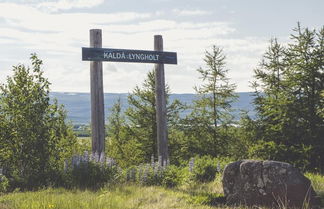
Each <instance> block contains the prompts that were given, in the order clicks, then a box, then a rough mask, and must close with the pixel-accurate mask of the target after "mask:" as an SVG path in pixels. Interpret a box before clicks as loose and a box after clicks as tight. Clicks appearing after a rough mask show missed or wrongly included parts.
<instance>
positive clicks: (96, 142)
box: [90, 29, 105, 155]
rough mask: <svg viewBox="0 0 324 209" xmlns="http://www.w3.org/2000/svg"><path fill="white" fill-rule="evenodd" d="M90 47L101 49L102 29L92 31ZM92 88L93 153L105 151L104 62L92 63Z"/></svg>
mask: <svg viewBox="0 0 324 209" xmlns="http://www.w3.org/2000/svg"><path fill="white" fill-rule="evenodd" d="M90 47H93V48H101V47H102V36H101V30H100V29H92V30H90ZM90 86H91V136H92V153H98V154H99V155H100V154H101V152H104V151H105V114H104V94H103V79H102V62H98V61H91V62H90Z"/></svg>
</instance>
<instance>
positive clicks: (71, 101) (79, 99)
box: [50, 92, 255, 124]
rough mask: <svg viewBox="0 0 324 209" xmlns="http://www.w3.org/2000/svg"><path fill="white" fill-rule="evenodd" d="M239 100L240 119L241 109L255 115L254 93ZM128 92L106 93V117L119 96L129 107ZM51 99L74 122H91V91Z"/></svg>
mask: <svg viewBox="0 0 324 209" xmlns="http://www.w3.org/2000/svg"><path fill="white" fill-rule="evenodd" d="M237 94H238V96H239V97H238V100H237V101H236V102H234V103H233V105H232V107H233V109H235V111H234V115H235V117H236V118H237V119H238V118H239V115H240V110H245V111H248V113H249V115H250V116H251V117H254V116H255V112H254V106H253V104H252V101H253V98H254V97H253V95H252V93H250V92H239V93H237ZM127 96H128V93H105V95H104V102H105V117H106V119H107V116H108V114H109V110H110V109H111V108H112V106H113V105H114V104H115V102H116V101H117V99H118V98H120V99H121V102H122V105H123V109H124V110H125V109H126V108H127V107H128V103H127ZM196 96H197V95H196V94H171V95H170V101H171V102H172V101H173V100H175V99H178V100H179V101H181V102H182V103H185V104H188V105H189V104H192V101H193V100H194V99H195V98H196ZM50 97H51V99H54V98H56V99H57V100H58V103H59V104H63V105H64V107H65V109H66V110H67V116H68V120H70V121H71V122H72V123H73V124H89V123H90V93H72V92H51V93H50ZM189 113H190V111H189V110H186V111H184V112H182V113H181V115H182V116H185V115H187V114H189Z"/></svg>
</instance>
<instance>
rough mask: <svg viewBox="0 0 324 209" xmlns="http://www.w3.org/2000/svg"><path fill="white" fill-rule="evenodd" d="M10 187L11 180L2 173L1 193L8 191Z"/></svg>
mask: <svg viewBox="0 0 324 209" xmlns="http://www.w3.org/2000/svg"><path fill="white" fill-rule="evenodd" d="M8 187H9V180H8V179H7V177H6V176H5V175H2V174H0V193H2V192H6V191H7V189H8Z"/></svg>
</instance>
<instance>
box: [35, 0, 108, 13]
mask: <svg viewBox="0 0 324 209" xmlns="http://www.w3.org/2000/svg"><path fill="white" fill-rule="evenodd" d="M103 2H104V0H56V1H50V2H42V3H39V4H37V7H38V8H40V9H42V10H45V11H50V12H57V11H60V10H69V9H74V8H91V7H95V6H98V5H100V4H102V3H103Z"/></svg>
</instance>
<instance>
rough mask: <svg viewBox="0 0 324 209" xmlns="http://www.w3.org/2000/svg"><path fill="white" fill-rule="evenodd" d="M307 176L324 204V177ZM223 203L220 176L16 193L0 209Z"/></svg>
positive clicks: (205, 207) (207, 207)
mask: <svg viewBox="0 0 324 209" xmlns="http://www.w3.org/2000/svg"><path fill="white" fill-rule="evenodd" d="M306 175H307V177H308V178H310V179H311V180H312V182H313V186H314V188H315V190H316V192H317V194H318V195H319V196H320V197H321V199H322V203H323V200H324V176H321V175H316V174H306ZM223 202H224V198H223V195H222V186H221V176H217V177H216V178H215V180H214V181H213V182H211V183H205V184H194V185H182V186H180V187H178V188H175V189H166V188H163V187H157V186H154V187H152V186H151V187H145V186H138V185H132V184H127V185H107V186H106V187H104V188H102V189H100V190H97V191H90V190H66V189H62V188H48V189H44V190H39V191H34V192H19V191H16V192H13V193H10V194H5V195H2V196H0V209H45V208H56V209H75V208H80V209H119V208H120V209H128V208H143V209H145V208H147V209H151V208H156V209H162V208H180V209H181V208H183V209H184V208H197V209H211V208H214V209H217V208H231V207H229V206H225V205H224V204H223ZM322 206H323V204H322ZM237 208H242V209H243V208H246V207H244V206H241V207H237Z"/></svg>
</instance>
